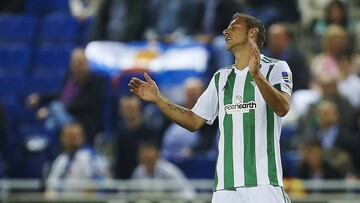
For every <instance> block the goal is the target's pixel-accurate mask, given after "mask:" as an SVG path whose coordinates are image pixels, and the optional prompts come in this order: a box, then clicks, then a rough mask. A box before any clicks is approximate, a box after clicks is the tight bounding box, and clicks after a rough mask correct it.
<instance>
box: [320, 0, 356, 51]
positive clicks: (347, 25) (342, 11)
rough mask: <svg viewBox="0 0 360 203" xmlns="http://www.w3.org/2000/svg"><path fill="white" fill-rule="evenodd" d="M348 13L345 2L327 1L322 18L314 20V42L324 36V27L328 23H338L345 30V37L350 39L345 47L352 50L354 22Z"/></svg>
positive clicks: (328, 24) (326, 26)
mask: <svg viewBox="0 0 360 203" xmlns="http://www.w3.org/2000/svg"><path fill="white" fill-rule="evenodd" d="M348 13H349V11H348V10H347V9H346V6H345V2H343V1H340V0H332V1H331V2H329V3H328V4H327V6H326V8H325V14H324V18H320V19H318V20H317V21H316V22H315V25H314V33H315V36H316V40H315V44H316V42H319V41H320V40H319V39H321V38H322V37H323V36H324V34H325V32H326V29H327V28H328V27H329V26H330V25H338V26H340V27H342V28H343V29H344V30H345V31H346V34H347V37H348V39H349V41H350V43H349V47H347V48H348V50H353V48H354V43H353V42H354V33H355V30H354V28H355V22H353V21H351V20H350V18H349V17H348ZM318 45H319V44H318Z"/></svg>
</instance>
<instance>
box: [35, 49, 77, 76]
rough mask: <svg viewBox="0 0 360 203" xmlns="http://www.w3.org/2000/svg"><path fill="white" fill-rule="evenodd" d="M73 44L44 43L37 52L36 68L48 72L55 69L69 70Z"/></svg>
mask: <svg viewBox="0 0 360 203" xmlns="http://www.w3.org/2000/svg"><path fill="white" fill-rule="evenodd" d="M73 48H74V45H73V44H64V45H53V44H42V45H40V46H39V48H38V50H37V51H36V53H35V61H34V63H35V67H34V68H35V69H34V70H36V69H37V70H39V69H41V70H42V71H44V72H46V70H49V71H55V70H60V71H61V70H64V71H67V70H68V69H69V65H70V55H71V52H72V50H73Z"/></svg>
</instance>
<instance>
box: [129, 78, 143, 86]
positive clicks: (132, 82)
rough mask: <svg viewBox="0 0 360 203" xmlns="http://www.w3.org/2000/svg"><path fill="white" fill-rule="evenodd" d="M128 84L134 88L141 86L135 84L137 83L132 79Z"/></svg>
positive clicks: (137, 83)
mask: <svg viewBox="0 0 360 203" xmlns="http://www.w3.org/2000/svg"><path fill="white" fill-rule="evenodd" d="M129 83H130V84H132V85H133V86H134V87H136V88H139V87H140V85H141V83H139V82H137V81H135V80H133V79H131V80H130V82H129Z"/></svg>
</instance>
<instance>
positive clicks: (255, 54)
mask: <svg viewBox="0 0 360 203" xmlns="http://www.w3.org/2000/svg"><path fill="white" fill-rule="evenodd" d="M250 44H251V50H250V60H249V71H250V73H251V74H252V75H255V74H257V73H258V72H259V65H260V50H259V48H258V46H257V45H256V43H255V42H254V41H253V40H252V39H250Z"/></svg>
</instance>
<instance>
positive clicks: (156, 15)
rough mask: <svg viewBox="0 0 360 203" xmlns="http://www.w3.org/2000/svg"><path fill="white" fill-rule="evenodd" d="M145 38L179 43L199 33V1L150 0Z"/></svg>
mask: <svg viewBox="0 0 360 203" xmlns="http://www.w3.org/2000/svg"><path fill="white" fill-rule="evenodd" d="M146 15H147V16H146V31H145V38H146V39H148V40H160V41H165V42H175V41H181V40H182V39H184V38H186V37H189V36H191V35H195V34H198V33H199V27H200V22H201V2H200V1H199V0H171V1H169V0H150V1H149V4H148V8H147V14H146Z"/></svg>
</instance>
